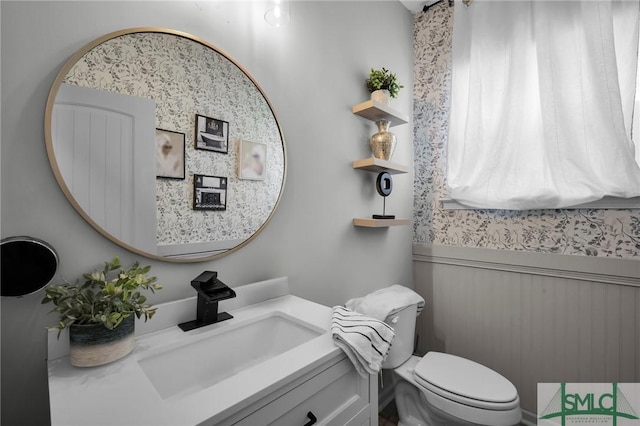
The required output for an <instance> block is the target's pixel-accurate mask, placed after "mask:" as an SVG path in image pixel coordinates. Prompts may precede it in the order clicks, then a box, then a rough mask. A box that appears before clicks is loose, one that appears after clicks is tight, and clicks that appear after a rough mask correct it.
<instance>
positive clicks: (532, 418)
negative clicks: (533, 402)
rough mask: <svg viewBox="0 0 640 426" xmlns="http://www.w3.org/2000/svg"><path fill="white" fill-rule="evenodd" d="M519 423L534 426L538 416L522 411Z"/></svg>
mask: <svg viewBox="0 0 640 426" xmlns="http://www.w3.org/2000/svg"><path fill="white" fill-rule="evenodd" d="M520 423H521V424H523V425H526V426H536V425H537V424H538V416H537V415H536V414H534V413H532V412H530V411H527V410H522V420H521V421H520Z"/></svg>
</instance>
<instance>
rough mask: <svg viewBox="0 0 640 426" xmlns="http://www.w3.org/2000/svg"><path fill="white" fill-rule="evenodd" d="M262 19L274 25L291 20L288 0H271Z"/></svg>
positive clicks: (278, 25)
mask: <svg viewBox="0 0 640 426" xmlns="http://www.w3.org/2000/svg"><path fill="white" fill-rule="evenodd" d="M264 20H265V21H267V22H268V23H269V24H270V25H273V26H274V27H282V26H284V25H287V24H288V23H289V21H290V20H291V9H290V7H289V1H288V0H273V5H272V6H271V7H270V8H269V9H268V10H267V12H266V13H265V14H264Z"/></svg>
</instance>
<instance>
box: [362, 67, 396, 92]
mask: <svg viewBox="0 0 640 426" xmlns="http://www.w3.org/2000/svg"><path fill="white" fill-rule="evenodd" d="M403 87H404V86H403V85H401V84H399V83H398V78H397V77H396V75H395V73H392V72H391V71H389V70H388V69H386V68H384V67H383V68H382V69H381V70H374V69H373V68H371V72H370V73H369V78H368V79H367V89H368V90H369V93H371V92H373V91H375V90H388V91H389V96H391V97H392V98H395V97H396V96H398V92H399V91H400V89H402V88H403Z"/></svg>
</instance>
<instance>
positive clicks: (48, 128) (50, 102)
mask: <svg viewBox="0 0 640 426" xmlns="http://www.w3.org/2000/svg"><path fill="white" fill-rule="evenodd" d="M137 33H161V34H168V35H173V36H177V37H182V38H185V39H188V40H191V41H193V42H195V43H198V44H200V45H202V46H204V47H206V48H209V49H211V50H213V51H214V52H216V53H218V54H219V55H221V56H222V57H224V58H225V59H227V60H228V61H229V62H230V63H231V64H233V65H235V67H237V68H238V69H239V70H240V71H241V72H242V73H243V74H244V75H245V76H246V77H247V78H248V79H249V80H250V81H251V83H253V85H254V86H255V88H256V89H257V91H258V92H259V94H260V95H261V96H262V98H263V99H264V101H265V102H266V105H267V106H268V109H269V112H270V113H271V114H272V116H273V120H274V121H275V125H276V126H277V131H278V136H279V139H280V143H281V147H282V168H283V170H282V181H281V183H280V186H279V191H278V195H277V198H276V200H275V203H274V205H273V207H272V209H271V211H270V212H269V214H268V216H267V217H266V219H264V222H263V223H262V224H261V225H260V226H259V227H258V228H257V229H256V230H255V231H254V232H253V233H252V234H251V235H250V236H249V237H247V238H246V239H244V241H242V242H240V243H239V244H238V245H236V246H234V247H232V248H230V249H227V250H226V251H224V252H221V253H216V254H212V255H207V256H202V257H196V256H192V257H166V256H161V255H158V254H154V253H149V252H146V251H144V250H141V249H139V248H137V247H134V246H132V245H130V244H127V243H125V242H123V241H121V240H120V239H118V238H117V237H115V236H114V235H112V234H111V233H109V232H107V231H106V230H105V229H104V228H103V227H101V226H100V225H99V224H98V223H96V221H95V220H94V219H93V218H92V217H91V216H90V215H89V214H88V213H87V212H86V211H85V210H84V209H83V208H82V207H81V205H80V204H79V203H78V201H77V200H76V198H75V197H74V195H73V193H72V192H71V190H70V189H69V187H68V185H67V183H66V182H65V180H64V177H63V175H62V173H61V170H60V168H59V166H58V160H57V159H56V155H55V152H54V143H53V134H52V115H53V107H54V103H55V101H56V96H57V95H58V91H59V89H60V87H61V85H62V84H63V81H64V79H65V77H66V76H67V75H68V73H69V71H70V70H71V69H72V68H73V67H74V65H75V64H76V63H77V62H78V61H79V60H80V59H81V58H83V57H84V56H85V55H86V54H87V53H88V52H90V51H91V50H92V49H94V48H95V47H97V46H99V45H101V44H103V43H105V42H107V41H109V40H112V39H114V38H117V37H121V36H124V35H129V34H137ZM44 128H45V144H46V149H47V156H48V158H49V163H50V165H51V168H52V170H53V173H54V176H55V178H56V181H57V182H58V185H59V186H60V188H61V189H62V191H63V193H64V195H65V197H66V198H67V200H68V201H69V202H70V203H71V205H72V206H73V207H74V208H75V210H76V211H77V212H78V213H79V214H80V215H81V216H82V217H83V218H84V220H86V221H87V222H88V223H89V224H90V225H91V226H92V227H93V228H94V229H96V230H97V231H98V232H99V233H100V234H101V235H103V236H104V237H106V238H108V239H109V240H111V241H112V242H114V243H116V244H117V245H119V246H121V247H123V248H125V249H127V250H129V251H131V252H133V253H136V254H139V255H142V256H144V257H147V258H150V259H155V260H161V261H167V262H175V263H191V262H203V261H209V260H213V259H217V258H220V257H222V256H225V255H228V254H231V253H233V252H235V251H236V250H238V249H240V248H242V247H244V246H245V245H246V244H248V243H249V242H250V241H252V240H253V239H254V238H256V237H257V236H258V235H259V234H260V232H262V230H264V228H265V227H266V226H267V224H268V223H269V222H270V220H271V218H272V217H273V215H274V213H275V211H276V209H277V208H278V205H279V204H280V200H281V197H282V194H283V191H284V185H285V182H286V177H287V155H286V144H285V140H284V135H283V133H282V127H281V125H280V122H279V120H278V118H277V116H276V113H275V111H274V109H273V106H272V105H271V102H270V101H269V99H268V98H267V96H266V95H265V93H264V91H263V90H262V88H261V87H260V85H259V84H258V83H257V82H256V81H255V79H254V78H253V77H252V76H251V75H250V74H249V73H248V71H247V70H246V69H245V68H244V67H242V66H241V65H240V64H238V63H237V62H236V61H235V60H234V59H233V58H231V57H230V56H229V55H228V54H227V53H226V52H224V51H222V50H221V49H219V48H217V47H215V46H214V45H212V44H210V43H208V42H206V41H204V40H202V39H200V38H198V37H196V36H193V35H191V34H187V33H185V32H181V31H177V30H170V29H164V28H155V27H139V28H130V29H124V30H119V31H115V32H112V33H109V34H106V35H104V36H102V37H99V38H97V39H96V40H94V41H92V42H90V43H88V44H86V45H85V46H84V47H82V48H81V49H79V50H78V51H77V52H76V53H74V54H73V55H72V56H71V57H70V58H69V59H68V60H67V62H66V63H65V64H64V66H63V67H62V68H61V69H60V71H59V72H58V74H57V76H56V78H55V80H54V82H53V85H52V87H51V90H50V92H49V97H48V99H47V105H46V110H45V126H44ZM189 142H191V141H187V143H189Z"/></svg>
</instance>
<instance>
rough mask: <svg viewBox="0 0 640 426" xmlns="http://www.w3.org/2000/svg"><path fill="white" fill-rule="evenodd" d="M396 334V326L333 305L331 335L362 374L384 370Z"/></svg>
mask: <svg viewBox="0 0 640 426" xmlns="http://www.w3.org/2000/svg"><path fill="white" fill-rule="evenodd" d="M394 336H395V332H394V331H393V328H391V327H390V326H389V325H388V324H386V323H385V322H384V321H380V320H377V319H375V318H371V317H369V316H366V315H363V314H359V313H357V312H354V311H352V310H350V309H347V308H345V307H344V306H334V307H333V314H332V317H331V337H332V338H333V341H334V343H335V344H336V345H337V346H338V347H339V348H340V349H342V350H343V351H344V352H345V353H346V354H347V356H348V357H349V359H350V360H351V362H352V363H353V365H354V366H355V368H356V370H357V371H358V373H360V374H361V375H362V376H365V377H366V376H367V375H369V374H376V373H378V372H379V371H380V368H381V367H382V363H383V362H384V360H385V358H386V357H387V355H388V354H389V349H390V348H391V342H392V341H393V338H394Z"/></svg>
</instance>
